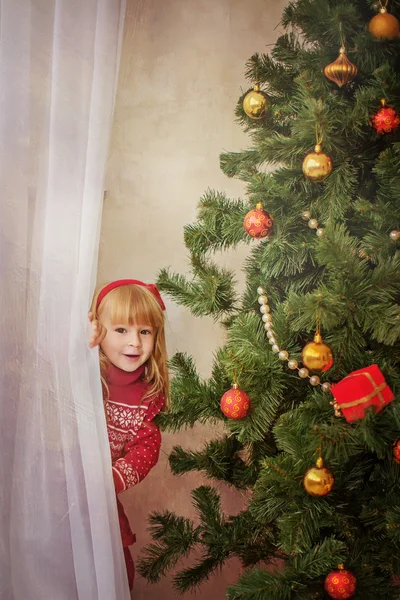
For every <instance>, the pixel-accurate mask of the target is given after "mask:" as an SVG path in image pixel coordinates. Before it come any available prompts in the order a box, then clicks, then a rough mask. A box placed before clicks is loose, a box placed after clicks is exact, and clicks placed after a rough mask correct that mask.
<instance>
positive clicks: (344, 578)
mask: <svg viewBox="0 0 400 600" xmlns="http://www.w3.org/2000/svg"><path fill="white" fill-rule="evenodd" d="M356 584H357V579H356V578H355V577H354V575H353V573H351V571H347V570H346V569H344V568H343V565H339V569H338V570H337V571H332V573H329V575H327V577H326V579H325V586H324V587H325V591H326V592H327V593H328V594H329V596H330V597H331V598H351V596H353V595H354V594H355V591H356Z"/></svg>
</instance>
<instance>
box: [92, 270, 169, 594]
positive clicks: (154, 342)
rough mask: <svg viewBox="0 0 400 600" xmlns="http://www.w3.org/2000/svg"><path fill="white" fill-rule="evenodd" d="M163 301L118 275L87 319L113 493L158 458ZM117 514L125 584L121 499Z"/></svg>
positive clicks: (127, 537)
mask: <svg viewBox="0 0 400 600" xmlns="http://www.w3.org/2000/svg"><path fill="white" fill-rule="evenodd" d="M164 310H165V306H164V302H163V301H162V298H161V296H160V293H159V291H158V289H157V288H156V286H155V285H153V284H146V283H143V282H142V281H137V280H135V279H121V280H118V281H113V282H112V283H109V284H108V285H106V286H104V287H101V288H100V290H98V291H97V293H96V294H95V296H94V298H93V302H92V306H91V310H90V312H89V319H90V321H91V323H92V330H93V337H92V338H91V340H90V343H89V345H90V346H91V347H94V346H96V345H99V346H100V351H99V356H100V375H101V381H102V386H103V398H104V406H105V413H106V419H107V431H108V438H109V442H110V449H111V459H112V472H113V478H114V485H115V491H116V494H120V493H121V492H124V491H125V490H127V489H128V488H130V487H132V486H134V485H136V484H137V483H139V481H141V480H142V479H143V478H144V477H146V475H147V474H148V472H149V471H150V469H152V467H154V465H155V464H156V463H157V460H158V455H159V452H160V445H161V434H160V430H159V428H158V427H157V425H156V424H155V423H154V422H153V419H154V417H155V416H156V415H157V414H158V413H159V412H160V410H161V409H162V408H164V407H165V406H166V402H167V401H168V392H169V379H168V370H167V352H166V345H165V333H164V313H163V311H164ZM117 506H118V517H119V524H120V529H121V537H122V545H123V548H124V556H125V564H126V569H127V574H128V581H129V588H130V589H132V586H133V579H134V573H135V571H134V563H133V560H132V556H131V553H130V551H129V548H128V546H130V545H131V544H133V543H134V541H135V536H134V534H133V533H132V531H131V528H130V526H129V521H128V519H127V517H126V515H125V512H124V509H123V507H122V504H121V502H120V501H119V500H118V498H117Z"/></svg>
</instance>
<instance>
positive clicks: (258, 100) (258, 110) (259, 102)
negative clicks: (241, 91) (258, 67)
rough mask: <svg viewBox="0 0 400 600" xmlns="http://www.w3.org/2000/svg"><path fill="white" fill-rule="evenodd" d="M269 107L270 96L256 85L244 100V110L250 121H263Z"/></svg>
mask: <svg viewBox="0 0 400 600" xmlns="http://www.w3.org/2000/svg"><path fill="white" fill-rule="evenodd" d="M268 106H269V100H268V96H267V94H266V93H265V92H263V91H261V90H260V88H259V86H258V85H257V84H256V85H255V86H254V88H253V89H252V90H251V92H248V93H247V94H246V95H245V97H244V99H243V110H244V112H245V113H246V115H247V116H248V117H250V119H262V118H263V117H264V116H265V113H266V112H267V108H268Z"/></svg>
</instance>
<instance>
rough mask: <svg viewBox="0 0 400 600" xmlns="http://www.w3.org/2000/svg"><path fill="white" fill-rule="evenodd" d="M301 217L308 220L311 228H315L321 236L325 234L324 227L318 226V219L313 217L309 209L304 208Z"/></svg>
mask: <svg viewBox="0 0 400 600" xmlns="http://www.w3.org/2000/svg"><path fill="white" fill-rule="evenodd" d="M301 218H302V219H303V221H308V226H309V228H310V229H315V230H316V231H315V233H316V234H317V236H318V237H319V238H321V237H323V236H324V235H325V229H323V228H322V227H318V221H317V219H313V218H312V217H311V213H310V211H309V210H303V212H302V213H301Z"/></svg>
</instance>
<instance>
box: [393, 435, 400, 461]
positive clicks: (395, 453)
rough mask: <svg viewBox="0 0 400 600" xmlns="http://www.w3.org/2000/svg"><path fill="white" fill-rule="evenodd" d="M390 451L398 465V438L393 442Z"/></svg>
mask: <svg viewBox="0 0 400 600" xmlns="http://www.w3.org/2000/svg"><path fill="white" fill-rule="evenodd" d="M392 453H393V458H394V461H395V462H397V463H398V464H399V465H400V438H399V439H398V440H396V441H395V442H394V444H393V449H392Z"/></svg>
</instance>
